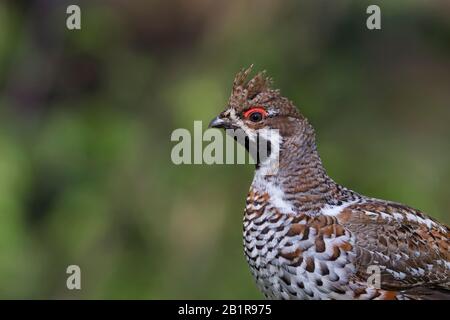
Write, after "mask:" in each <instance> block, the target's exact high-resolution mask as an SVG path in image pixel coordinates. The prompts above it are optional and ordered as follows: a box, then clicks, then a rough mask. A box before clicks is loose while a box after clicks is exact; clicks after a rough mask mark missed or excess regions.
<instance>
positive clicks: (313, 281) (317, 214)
mask: <svg viewBox="0 0 450 320" xmlns="http://www.w3.org/2000/svg"><path fill="white" fill-rule="evenodd" d="M251 69H252V67H250V68H248V69H244V70H241V71H240V72H239V73H238V74H237V75H236V77H235V79H234V82H233V87H232V93H231V97H230V99H229V101H228V105H227V108H226V109H225V110H224V111H223V112H221V113H220V114H219V116H217V117H216V118H215V119H213V120H212V121H211V123H210V127H213V128H225V129H240V130H243V132H244V133H245V136H246V142H245V143H244V145H245V146H246V147H247V149H248V147H249V144H250V143H256V141H257V140H258V139H262V140H264V139H265V140H266V142H267V143H268V144H269V148H268V150H269V152H268V154H267V156H266V157H258V160H257V163H256V170H255V175H254V179H253V182H252V184H251V186H250V190H249V193H248V196H247V199H246V207H245V213H244V219H243V220H244V221H243V224H244V231H243V240H244V241H243V242H244V253H245V257H246V260H247V262H248V264H249V266H250V269H251V273H252V275H253V277H254V278H255V280H256V284H257V286H258V288H259V289H260V290H261V291H262V293H263V294H264V295H265V296H266V298H269V299H377V300H378V299H380V300H381V299H389V300H391V299H392V300H403V299H450V280H449V271H450V262H449V228H448V226H446V225H444V224H442V223H439V222H438V221H436V220H434V219H433V218H431V217H429V216H427V215H426V214H425V213H423V212H421V211H419V210H416V209H413V208H411V207H409V206H406V205H403V204H400V203H396V202H391V201H385V200H379V199H375V198H371V197H368V196H364V195H361V194H359V193H357V192H355V191H352V190H350V189H347V188H345V187H343V186H341V185H339V184H337V183H336V182H335V181H333V180H332V179H331V178H330V177H329V176H328V175H327V173H326V171H325V169H324V167H323V165H322V162H321V159H320V156H319V154H318V151H317V146H316V139H315V133H314V129H313V127H312V126H311V124H310V123H309V122H308V120H307V119H306V118H305V117H304V116H303V115H302V114H301V113H300V112H299V111H298V110H297V108H296V107H295V106H294V104H293V103H292V102H291V101H290V100H289V99H287V98H286V97H284V96H282V95H281V94H280V91H279V90H275V89H273V88H272V81H271V79H270V78H269V77H267V76H266V74H265V72H260V73H258V74H257V75H256V76H254V77H253V78H251V79H250V80H247V78H248V77H249V74H250V72H251ZM269 130H271V131H270V132H273V134H270V135H269V134H268V132H269ZM249 142H250V143H249Z"/></svg>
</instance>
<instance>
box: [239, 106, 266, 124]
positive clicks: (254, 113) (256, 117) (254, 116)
mask: <svg viewBox="0 0 450 320" xmlns="http://www.w3.org/2000/svg"><path fill="white" fill-rule="evenodd" d="M266 116H267V111H266V110H265V109H264V108H262V107H253V108H250V109H248V110H247V111H245V112H244V118H246V119H248V120H250V121H251V122H260V121H261V120H262V119H264V117H266Z"/></svg>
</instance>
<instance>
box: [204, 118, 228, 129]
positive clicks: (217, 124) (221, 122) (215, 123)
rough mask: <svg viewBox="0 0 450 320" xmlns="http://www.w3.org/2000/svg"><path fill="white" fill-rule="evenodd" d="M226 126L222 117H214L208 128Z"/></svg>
mask: <svg viewBox="0 0 450 320" xmlns="http://www.w3.org/2000/svg"><path fill="white" fill-rule="evenodd" d="M226 126H227V122H226V121H225V120H224V119H221V118H219V117H215V118H214V119H212V120H211V122H210V123H209V126H208V128H225V127H226Z"/></svg>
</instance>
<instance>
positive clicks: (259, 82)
mask: <svg viewBox="0 0 450 320" xmlns="http://www.w3.org/2000/svg"><path fill="white" fill-rule="evenodd" d="M252 69H253V65H251V66H250V67H248V68H247V69H242V70H241V71H240V72H238V74H236V76H235V78H234V81H233V89H232V92H231V100H232V101H233V102H234V103H235V104H236V105H240V106H243V105H245V104H247V103H248V102H249V101H250V100H253V99H254V98H255V97H257V96H258V95H259V94H261V93H266V94H265V96H266V97H267V96H273V95H278V94H279V91H278V90H273V89H272V88H271V85H272V79H271V78H270V77H268V76H267V75H266V71H265V70H264V71H261V72H258V73H257V74H256V75H255V76H254V77H253V78H251V79H250V80H248V81H247V78H248V77H249V75H250V73H251V71H252ZM258 100H259V99H258Z"/></svg>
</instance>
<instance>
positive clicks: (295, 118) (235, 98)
mask: <svg viewBox="0 0 450 320" xmlns="http://www.w3.org/2000/svg"><path fill="white" fill-rule="evenodd" d="M251 70H252V66H250V67H249V68H248V69H244V70H241V71H240V72H239V73H238V74H237V75H236V77H235V79H234V82H233V88H232V92H231V96H230V99H229V101H228V105H227V107H226V109H225V110H224V111H222V112H221V113H220V114H219V115H218V116H217V117H216V118H214V119H213V120H212V121H211V123H210V124H209V127H211V128H224V129H234V130H238V129H241V130H242V131H243V132H244V133H245V135H246V136H247V139H248V140H250V141H252V142H255V141H256V140H257V137H258V136H259V137H261V136H264V135H266V134H267V132H268V131H270V130H276V131H277V132H278V133H279V138H280V137H281V138H282V139H286V138H289V137H291V136H293V135H298V134H299V133H300V134H301V133H302V132H303V133H304V132H305V130H304V129H305V128H306V127H309V125H308V123H307V120H306V118H304V117H303V116H302V115H301V114H300V113H299V112H298V110H297V108H296V107H295V106H294V104H293V103H292V102H291V101H289V99H287V98H286V97H283V96H282V95H281V94H280V91H279V90H276V89H273V88H272V87H271V85H272V80H271V79H270V78H269V77H267V76H266V73H265V72H260V73H258V74H256V76H254V77H253V78H251V79H250V80H247V78H248V76H249V74H250V72H251Z"/></svg>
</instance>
